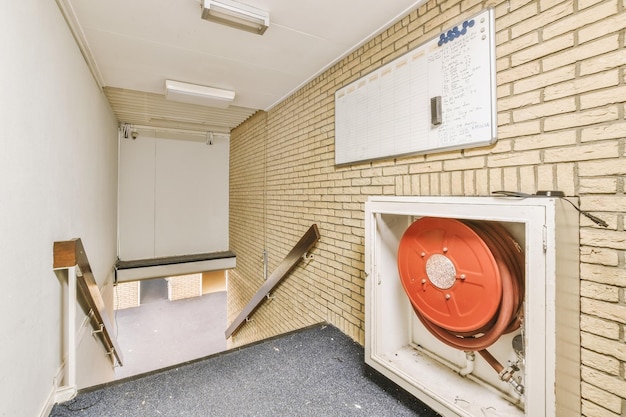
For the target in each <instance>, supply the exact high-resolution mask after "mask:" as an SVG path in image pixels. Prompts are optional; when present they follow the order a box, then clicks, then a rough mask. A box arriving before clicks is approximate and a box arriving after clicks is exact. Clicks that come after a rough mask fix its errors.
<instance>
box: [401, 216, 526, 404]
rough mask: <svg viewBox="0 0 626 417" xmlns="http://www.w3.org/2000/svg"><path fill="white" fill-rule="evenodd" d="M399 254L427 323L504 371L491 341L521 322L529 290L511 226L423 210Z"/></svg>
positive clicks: (441, 335)
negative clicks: (490, 349) (425, 213)
mask: <svg viewBox="0 0 626 417" xmlns="http://www.w3.org/2000/svg"><path fill="white" fill-rule="evenodd" d="M397 261H398V271H399V274H400V279H401V281H402V286H403V287H404V291H405V292H406V294H407V296H408V298H409V300H410V302H411V305H412V307H413V310H414V311H415V314H416V315H417V316H418V318H419V319H420V321H421V322H422V324H423V325H424V326H425V327H426V329H428V331H429V332H430V333H431V334H433V336H435V337H436V338H437V339H439V340H440V341H441V342H443V343H445V344H447V345H448V346H451V347H453V348H456V349H459V350H463V351H478V352H479V353H480V354H481V355H482V356H483V357H484V358H485V359H486V360H487V362H489V364H490V365H491V366H492V367H493V368H494V369H496V371H497V372H498V373H500V374H502V373H503V372H504V371H505V370H504V367H503V366H502V365H501V364H499V363H498V362H497V360H495V358H493V356H491V354H489V352H487V351H486V349H487V348H488V347H489V346H491V345H492V344H493V343H495V342H496V341H497V340H498V338H499V337H500V336H501V335H503V334H506V333H510V332H512V331H514V330H516V329H518V328H519V327H520V323H521V320H522V315H523V308H522V305H523V297H524V255H523V253H522V249H521V247H520V246H519V244H518V243H517V242H516V241H515V240H514V239H513V237H512V236H511V235H510V234H509V233H508V231H507V230H506V229H505V228H504V227H503V226H502V225H500V224H499V223H495V222H486V221H482V222H478V221H466V220H463V221H461V220H456V219H449V218H436V217H422V218H420V219H418V220H417V221H415V222H414V223H413V224H412V225H411V226H409V228H408V229H407V230H406V231H405V232H404V234H403V236H402V238H401V240H400V245H399V248H398V260H397ZM512 383H513V382H512ZM514 385H515V384H514ZM516 389H517V390H518V391H520V388H518V387H516ZM522 389H523V388H522ZM520 392H521V391H520Z"/></svg>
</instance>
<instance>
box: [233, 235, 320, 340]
mask: <svg viewBox="0 0 626 417" xmlns="http://www.w3.org/2000/svg"><path fill="white" fill-rule="evenodd" d="M319 239H320V232H319V230H317V225H316V224H313V225H312V226H311V227H310V228H309V230H307V232H306V233H305V234H304V236H302V238H300V240H299V241H298V243H296V245H295V246H294V247H293V249H291V251H290V252H289V253H288V254H287V256H285V258H284V259H283V260H282V262H281V263H280V264H279V265H278V267H276V269H275V270H274V272H272V274H271V275H270V276H269V278H267V280H266V281H265V282H264V283H263V285H261V288H259V290H258V291H257V292H256V294H254V296H253V297H252V299H251V300H250V301H249V302H248V304H246V306H245V307H244V308H243V310H242V311H241V312H240V313H239V315H238V316H237V318H236V319H235V320H234V321H233V323H232V324H231V325H230V326H228V328H227V329H226V332H225V335H226V339H228V338H229V337H230V336H231V335H232V334H233V333H235V332H236V331H237V329H239V327H241V325H242V324H243V322H244V321H245V320H246V319H247V318H248V317H250V315H251V314H252V313H254V311H255V310H256V309H257V308H258V307H259V305H260V304H261V302H263V300H265V297H266V295H267V294H269V292H270V291H272V290H273V289H274V287H276V286H277V285H278V284H279V283H280V281H282V279H283V278H284V277H285V276H287V274H289V272H291V270H292V269H293V268H294V267H295V266H296V265H297V264H298V262H299V261H300V259H302V257H303V256H304V255H305V254H306V253H307V252H308V251H309V250H310V249H311V248H312V247H313V245H315V243H316V242H317V241H318V240H319Z"/></svg>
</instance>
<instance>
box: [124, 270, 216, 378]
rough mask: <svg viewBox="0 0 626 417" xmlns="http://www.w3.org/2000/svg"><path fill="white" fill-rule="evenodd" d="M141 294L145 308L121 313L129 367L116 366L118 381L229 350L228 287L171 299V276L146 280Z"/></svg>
mask: <svg viewBox="0 0 626 417" xmlns="http://www.w3.org/2000/svg"><path fill="white" fill-rule="evenodd" d="M163 284H165V286H163ZM163 291H165V292H163ZM141 293H142V297H141V298H142V305H141V306H139V307H133V308H127V309H123V310H118V311H117V312H116V314H115V321H116V324H117V341H118V344H119V346H120V348H121V350H122V355H123V356H124V366H122V367H117V368H115V377H116V379H120V378H126V377H129V376H133V375H138V374H142V373H145V372H150V371H154V370H156V369H162V368H165V367H168V366H172V365H176V364H179V363H183V362H188V361H190V360H193V359H198V358H203V357H206V356H209V355H212V354H215V353H218V352H222V351H223V350H225V349H226V338H225V336H224V331H225V330H226V327H227V323H226V291H221V292H216V293H209V294H205V295H203V296H201V297H195V298H188V299H184V300H177V301H168V300H167V283H166V282H165V280H150V281H145V282H142V284H141Z"/></svg>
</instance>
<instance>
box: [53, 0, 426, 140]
mask: <svg viewBox="0 0 626 417" xmlns="http://www.w3.org/2000/svg"><path fill="white" fill-rule="evenodd" d="M240 2H242V3H246V4H248V5H250V6H254V7H257V8H260V9H264V10H267V11H269V12H270V27H269V29H267V31H266V32H265V34H264V35H256V34H252V33H249V32H244V31H240V30H236V29H232V28H230V27H227V26H223V25H219V24H216V23H212V22H208V21H206V20H202V19H201V18H200V14H201V9H200V0H57V3H58V4H59V6H60V8H61V10H62V11H63V13H64V15H65V17H66V20H67V21H68V24H69V26H70V28H71V29H72V31H73V33H74V36H75V37H76V39H77V41H78V43H79V45H80V46H81V49H82V52H83V55H84V56H85V59H86V60H87V62H88V63H89V64H90V67H91V70H92V73H93V74H94V77H95V78H96V80H97V81H98V83H99V84H100V85H101V87H102V88H103V89H104V91H105V94H106V95H107V97H108V99H109V101H110V102H111V106H112V107H113V110H114V112H115V114H116V116H117V118H118V120H119V122H120V123H131V124H134V125H141V126H152V127H163V128H175V129H183V130H193V131H199V132H206V131H214V132H224V133H225V132H229V131H230V129H232V128H234V127H236V126H237V125H239V124H240V123H241V122H243V121H244V120H245V119H246V118H248V117H249V116H250V115H251V114H253V113H254V112H255V111H256V110H258V109H261V110H268V109H270V108H271V107H272V106H274V105H275V104H277V103H279V102H280V101H281V100H283V99H284V98H286V97H287V96H289V94H291V93H292V92H294V91H296V90H297V89H298V88H299V87H301V86H303V85H304V84H306V82H308V81H309V80H311V79H312V78H314V77H315V76H316V75H318V74H319V73H321V72H322V71H323V70H324V69H326V68H327V67H329V66H330V65H331V64H333V63H335V62H336V61H337V60H338V59H340V58H342V57H344V56H345V55H346V54H347V53H348V52H350V51H351V50H353V49H355V48H356V47H357V46H359V45H361V44H362V43H363V42H365V41H367V40H368V39H370V38H371V37H372V36H374V35H376V34H377V33H379V32H380V31H381V30H382V29H384V28H385V27H387V26H388V25H389V24H391V23H393V22H394V21H396V20H397V19H398V18H400V17H402V16H404V15H405V14H406V13H407V12H408V11H410V10H412V9H414V8H415V7H417V6H418V5H419V4H420V3H422V2H423V0H418V1H416V0H314V1H306V0H240ZM166 79H170V80H175V81H183V82H187V83H192V84H200V85H205V86H210V87H217V88H224V89H228V90H234V91H235V92H236V97H235V100H234V101H233V103H232V105H231V106H230V107H229V108H228V109H225V110H224V109H218V108H207V107H203V106H196V105H190V104H181V103H175V102H171V101H166V100H165V97H164V93H165V80H166Z"/></svg>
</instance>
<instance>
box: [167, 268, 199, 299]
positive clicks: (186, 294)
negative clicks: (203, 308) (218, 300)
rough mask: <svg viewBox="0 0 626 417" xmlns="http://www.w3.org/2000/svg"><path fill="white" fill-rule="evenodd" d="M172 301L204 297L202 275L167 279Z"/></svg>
mask: <svg viewBox="0 0 626 417" xmlns="http://www.w3.org/2000/svg"><path fill="white" fill-rule="evenodd" d="M167 282H168V292H169V294H168V298H169V299H170V301H175V300H182V299H184V298H192V297H199V296H201V295H202V273H199V274H189V275H178V276H175V277H170V278H167Z"/></svg>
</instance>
